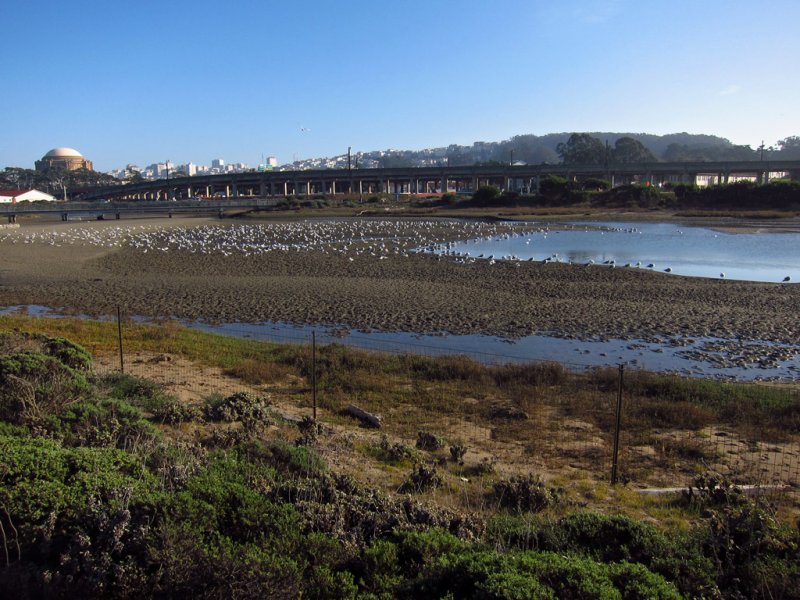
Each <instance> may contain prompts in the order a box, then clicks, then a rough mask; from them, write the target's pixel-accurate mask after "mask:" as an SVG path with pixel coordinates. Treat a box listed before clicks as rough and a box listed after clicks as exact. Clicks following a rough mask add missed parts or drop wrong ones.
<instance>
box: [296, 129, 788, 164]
mask: <svg viewBox="0 0 800 600" xmlns="http://www.w3.org/2000/svg"><path fill="white" fill-rule="evenodd" d="M571 135H572V133H571V132H562V133H548V134H545V135H534V134H524V135H517V136H514V137H512V138H510V139H508V140H503V141H499V142H483V141H478V142H474V143H473V144H472V145H470V146H462V145H458V144H451V145H449V146H442V147H438V148H425V149H423V150H396V149H387V150H372V151H368V152H356V151H353V152H352V153H351V157H350V162H351V166H352V167H353V168H357V167H360V168H374V167H410V166H437V165H446V164H449V165H452V166H457V165H472V164H476V163H491V162H503V163H506V162H510V161H511V160H513V161H514V162H522V163H526V164H541V163H560V162H562V157H561V156H560V155H559V153H558V146H559V144H565V143H566V142H567V141H568V140H569V138H570V136H571ZM585 135H588V136H591V137H592V138H595V139H596V140H597V141H599V142H600V143H601V144H603V145H605V144H606V143H607V144H608V146H609V148H610V149H613V148H614V146H615V143H616V141H617V140H619V139H621V138H631V139H633V140H636V141H637V142H639V143H640V144H641V145H642V146H643V147H644V148H645V149H646V150H649V152H650V153H651V154H652V156H653V157H654V158H655V159H656V160H664V161H689V160H692V161H720V160H758V159H759V158H761V156H762V154H761V152H762V148H752V147H751V146H740V145H736V144H733V143H731V142H730V141H729V140H727V139H726V138H723V137H719V136H716V135H707V134H693V133H685V132H683V133H670V134H666V135H655V134H650V133H625V132H608V131H598V132H588V133H587V134H585ZM763 151H764V155H765V158H768V157H775V158H777V157H779V156H780V157H781V158H797V159H800V138H798V137H797V136H790V137H787V138H786V139H784V140H781V141H779V142H778V143H777V145H776V146H770V147H768V148H766V147H765V148H763ZM512 152H513V155H512ZM343 167H347V154H340V155H338V156H333V157H325V158H308V159H304V160H298V161H295V162H293V163H289V164H286V165H283V166H282V167H281V168H282V169H319V168H343Z"/></svg>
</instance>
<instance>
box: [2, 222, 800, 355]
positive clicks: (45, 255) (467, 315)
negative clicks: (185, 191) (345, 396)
mask: <svg viewBox="0 0 800 600" xmlns="http://www.w3.org/2000/svg"><path fill="white" fill-rule="evenodd" d="M208 222H213V221H212V220H207V219H180V220H179V219H170V220H167V219H151V220H147V221H145V220H142V221H140V222H137V223H136V224H137V225H147V226H149V227H154V228H158V227H176V226H184V227H185V226H194V225H198V224H203V223H208ZM114 226H119V223H118V222H117V223H115V222H110V223H109V222H105V223H102V222H100V223H64V224H60V223H59V224H53V223H48V224H23V226H22V227H21V228H20V229H19V232H20V233H21V234H25V233H27V234H30V233H31V232H36V231H42V232H46V231H50V230H55V229H58V228H70V227H72V228H77V227H91V228H98V229H102V228H106V227H114ZM0 252H2V255H1V256H2V259H1V260H0V305H2V306H10V305H16V304H41V305H45V306H49V307H52V308H55V309H62V310H65V311H68V312H74V311H77V312H83V313H88V314H96V315H112V314H115V310H116V306H117V305H120V306H121V307H122V308H123V311H124V312H125V313H126V314H128V315H140V316H145V317H153V318H171V317H174V318H181V319H199V320H204V321H208V322H215V323H223V322H253V323H254V322H263V321H287V322H292V323H302V324H321V325H330V326H333V325H344V326H347V327H351V328H356V329H362V330H383V331H412V332H419V333H439V332H444V333H456V334H464V333H483V334H491V335H497V336H503V337H510V338H514V337H520V336H525V335H530V334H551V335H557V336H565V337H574V338H581V339H596V338H640V339H650V340H653V339H664V338H666V337H680V336H684V337H699V336H715V337H721V338H728V339H741V340H750V339H752V340H771V341H775V342H782V343H788V344H796V343H797V341H798V339H800V317H799V316H798V308H800V286H798V285H796V284H790V285H784V284H769V283H750V282H739V281H728V280H712V279H698V278H687V277H679V276H673V275H667V274H664V273H656V272H649V271H644V270H639V269H619V268H618V269H610V268H606V267H601V266H592V267H585V266H575V265H566V264H554V263H551V264H541V263H529V262H523V263H520V264H514V263H510V262H500V261H498V262H497V263H496V264H493V265H490V264H489V263H488V261H476V262H475V263H473V264H457V263H456V262H455V261H454V260H453V259H451V258H442V259H440V258H437V257H434V256H429V255H410V256H405V257H402V256H393V257H390V258H389V259H386V260H378V259H376V258H375V257H372V256H369V255H366V254H362V255H358V256H354V255H350V256H345V255H332V254H330V253H323V252H321V251H308V252H297V251H273V252H270V253H268V254H262V255H257V256H244V255H241V254H236V253H234V254H231V255H229V256H223V255H220V254H216V255H200V254H192V253H190V252H187V251H174V252H168V253H166V252H152V251H151V252H147V253H145V252H143V251H142V250H141V249H135V248H130V247H121V248H113V249H109V248H103V247H96V246H91V245H81V244H76V245H71V246H67V247H65V246H60V247H59V246H56V245H51V244H50V243H45V242H33V243H28V244H21V243H13V242H12V241H11V239H10V238H5V239H3V240H0Z"/></svg>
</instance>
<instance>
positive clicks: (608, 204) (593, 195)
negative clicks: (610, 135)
mask: <svg viewBox="0 0 800 600" xmlns="http://www.w3.org/2000/svg"><path fill="white" fill-rule="evenodd" d="M451 196H452V197H450V196H448V195H446V197H445V198H444V200H445V202H451V203H452V202H455V201H456V199H455V196H454V195H451ZM464 202H465V203H467V204H470V205H473V206H476V207H493V206H530V207H559V206H580V205H585V206H588V207H598V208H603V207H605V208H645V209H656V208H662V209H690V210H737V211H742V210H744V211H761V210H777V211H800V182H798V181H796V180H790V181H789V180H776V181H773V182H770V183H767V184H763V185H759V184H756V183H754V182H751V181H738V182H735V183H731V184H727V185H719V186H710V187H703V188H701V187H697V186H695V185H687V184H677V185H672V186H667V187H664V188H657V187H654V186H650V185H622V186H618V187H614V188H612V187H611V184H610V182H608V181H606V180H604V179H596V178H589V179H585V180H582V181H568V180H566V179H564V178H563V177H557V176H553V175H551V176H548V177H545V178H544V179H542V181H541V182H540V186H539V193H538V194H530V195H526V194H520V193H517V192H501V191H500V190H499V189H498V188H496V187H494V186H484V187H482V188H480V189H479V190H478V191H477V192H476V193H475V194H474V195H473V197H472V198H471V199H470V200H467V201H464Z"/></svg>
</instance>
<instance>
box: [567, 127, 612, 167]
mask: <svg viewBox="0 0 800 600" xmlns="http://www.w3.org/2000/svg"><path fill="white" fill-rule="evenodd" d="M556 151H557V152H558V155H559V156H560V157H561V161H562V162H563V163H564V164H567V165H602V164H604V163H605V159H606V149H605V146H603V142H601V141H600V140H598V139H597V138H594V137H592V136H591V135H589V134H588V133H573V134H572V135H571V136H569V139H568V140H567V142H566V143H561V144H559V145H558V147H557V148H556Z"/></svg>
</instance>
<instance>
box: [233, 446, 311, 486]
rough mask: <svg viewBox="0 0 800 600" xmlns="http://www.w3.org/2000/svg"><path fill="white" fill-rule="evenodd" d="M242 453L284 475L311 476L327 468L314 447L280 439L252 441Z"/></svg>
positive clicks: (250, 459) (251, 460)
mask: <svg viewBox="0 0 800 600" xmlns="http://www.w3.org/2000/svg"><path fill="white" fill-rule="evenodd" d="M242 453H243V456H245V457H246V458H247V460H248V461H249V462H252V463H254V464H256V465H268V466H269V467H271V468H273V469H275V470H276V471H278V472H279V473H282V474H284V475H294V476H304V477H310V476H313V475H315V474H320V473H323V472H324V471H325V470H326V467H325V462H324V461H323V460H322V459H321V458H320V457H319V455H318V454H317V453H316V452H315V451H314V450H313V449H312V448H309V447H308V446H296V445H294V444H290V443H289V442H286V441H284V440H280V439H273V440H269V441H267V442H261V441H253V442H250V443H249V444H247V445H246V446H244V447H243V448H242Z"/></svg>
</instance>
